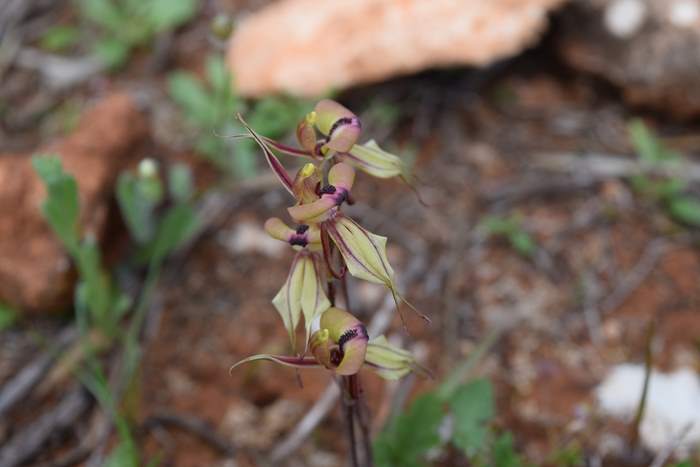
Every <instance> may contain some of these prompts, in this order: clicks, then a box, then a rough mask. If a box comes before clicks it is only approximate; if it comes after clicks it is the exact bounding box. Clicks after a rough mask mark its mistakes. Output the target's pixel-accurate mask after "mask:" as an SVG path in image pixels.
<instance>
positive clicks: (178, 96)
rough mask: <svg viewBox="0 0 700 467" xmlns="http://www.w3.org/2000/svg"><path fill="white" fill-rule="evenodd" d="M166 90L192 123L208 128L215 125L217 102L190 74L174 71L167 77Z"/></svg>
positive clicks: (211, 128) (212, 127)
mask: <svg viewBox="0 0 700 467" xmlns="http://www.w3.org/2000/svg"><path fill="white" fill-rule="evenodd" d="M168 91H169V93H170V96H171V97H172V98H173V100H174V101H175V102H176V103H177V104H178V105H179V106H180V107H181V108H182V110H183V111H184V112H185V117H186V118H187V119H188V120H189V121H190V122H192V123H194V124H196V125H198V126H200V127H204V128H208V130H209V131H211V130H213V129H215V128H216V126H217V123H218V122H217V115H216V114H217V112H216V106H217V103H216V102H215V101H214V99H213V97H212V96H210V95H209V93H207V91H206V89H204V87H203V86H202V85H201V84H200V82H199V81H197V80H196V79H195V78H194V77H193V76H192V75H191V74H189V73H185V72H181V71H179V72H175V73H172V74H171V75H170V76H169V77H168Z"/></svg>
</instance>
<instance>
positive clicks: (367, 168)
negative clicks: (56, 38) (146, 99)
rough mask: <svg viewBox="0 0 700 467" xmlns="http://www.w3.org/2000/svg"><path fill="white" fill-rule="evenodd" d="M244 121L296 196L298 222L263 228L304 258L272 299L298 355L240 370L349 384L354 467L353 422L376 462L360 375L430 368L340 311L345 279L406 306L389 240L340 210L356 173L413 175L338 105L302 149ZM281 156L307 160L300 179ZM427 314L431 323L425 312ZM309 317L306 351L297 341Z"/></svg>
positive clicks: (315, 120)
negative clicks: (276, 368)
mask: <svg viewBox="0 0 700 467" xmlns="http://www.w3.org/2000/svg"><path fill="white" fill-rule="evenodd" d="M241 122H242V124H243V125H244V126H245V128H246V129H247V130H248V132H249V135H250V137H252V138H253V139H255V141H256V142H257V143H258V145H259V146H260V147H261V148H262V150H263V153H264V155H265V158H266V160H267V162H268V164H269V165H270V168H271V169H272V170H273V172H274V173H275V175H276V176H277V178H278V179H279V181H280V182H281V184H282V185H283V186H284V187H285V189H286V190H287V191H288V192H289V193H290V195H291V196H292V197H293V199H294V202H293V204H292V205H291V206H290V207H289V208H288V209H287V211H288V214H289V217H290V218H291V220H292V221H293V222H294V224H291V225H288V224H287V223H285V222H284V221H283V220H281V219H279V218H276V217H275V218H271V219H268V220H267V222H266V223H265V230H266V232H267V233H268V234H269V235H270V236H271V237H273V238H275V239H278V240H281V241H283V242H286V243H288V244H289V245H290V246H291V247H292V248H293V249H294V250H295V251H296V254H295V256H294V259H293V261H292V265H291V268H290V271H289V274H288V275H287V280H286V281H285V283H284V284H283V286H282V288H281V289H280V290H279V292H278V293H277V295H276V296H275V297H274V298H273V300H272V303H273V305H274V306H275V308H276V309H277V311H278V313H279V315H280V317H281V318H282V322H283V323H284V326H285V328H286V330H287V333H288V334H289V339H290V343H291V347H292V352H291V354H290V355H270V354H260V355H254V356H252V357H248V358H246V359H244V360H242V361H241V362H239V363H237V364H236V365H234V366H233V367H232V369H233V368H235V367H236V366H238V365H240V364H243V363H247V362H252V361H256V360H269V361H273V362H276V363H279V364H281V365H285V366H289V367H294V368H322V369H325V370H327V371H329V372H330V373H331V374H332V375H333V376H335V377H337V378H338V380H339V382H340V381H342V383H343V387H344V388H345V394H346V398H344V401H345V402H346V404H345V405H346V415H347V417H348V422H349V433H350V435H351V436H350V439H351V445H352V456H353V457H352V458H353V463H354V465H358V464H357V452H356V448H355V441H354V440H355V437H354V433H355V431H354V430H355V428H354V424H355V420H356V421H357V422H358V423H359V425H360V427H361V429H362V431H361V432H362V434H363V441H364V446H365V449H364V460H365V462H367V463H371V448H370V442H369V431H368V425H367V423H366V420H363V418H364V417H363V416H362V414H361V410H360V409H359V408H358V407H357V406H356V402H357V401H359V398H360V394H361V391H360V385H359V379H358V373H359V372H360V370H361V369H362V368H363V367H366V368H369V369H371V370H374V371H375V372H376V373H377V374H378V375H379V376H381V377H383V378H385V379H390V380H392V379H398V378H400V377H402V376H404V375H406V374H408V373H409V372H412V371H417V372H421V373H424V374H428V372H427V371H426V370H424V369H423V368H422V367H420V366H419V365H418V364H417V363H416V360H415V358H414V357H413V356H412V355H411V354H410V353H409V352H407V351H405V350H402V349H400V348H398V347H395V346H393V345H391V344H389V342H388V341H387V339H386V338H385V337H384V336H378V337H373V338H370V336H369V335H368V332H367V328H366V327H365V325H364V324H363V323H362V322H361V321H360V320H359V319H357V318H356V317H355V316H354V315H353V314H351V313H350V312H349V311H346V310H343V309H341V308H339V307H336V306H335V305H336V290H338V287H339V286H340V287H342V290H343V291H344V293H345V306H346V307H347V306H348V303H349V298H348V296H347V285H346V282H345V281H346V279H347V277H346V276H347V273H350V274H351V275H352V276H354V277H356V278H358V279H361V280H365V281H369V282H373V283H376V284H381V285H383V286H385V287H386V288H387V289H389V291H390V292H391V294H392V296H393V298H394V300H395V302H396V305H397V309H398V305H399V302H401V301H403V302H406V301H405V300H404V299H403V297H402V296H401V295H400V294H399V292H398V290H397V286H396V281H395V277H394V270H393V268H392V267H391V265H390V264H389V260H388V258H387V254H386V242H387V239H386V237H382V236H380V235H376V234H374V233H372V232H369V231H368V230H366V229H365V228H363V227H362V226H360V225H359V224H358V223H357V222H355V221H354V220H353V219H351V218H350V217H348V216H347V215H346V214H344V213H343V212H342V207H343V206H344V205H345V204H352V203H353V196H352V188H353V185H354V182H355V169H359V170H362V171H364V172H366V173H368V174H370V175H373V176H376V177H380V178H389V177H402V178H405V169H404V167H403V164H402V163H401V159H400V158H399V157H397V156H395V155H393V154H390V153H388V152H386V151H383V150H382V149H380V148H379V146H377V144H376V143H374V142H373V141H370V142H369V143H366V144H364V145H360V144H358V139H359V137H360V132H361V124H360V120H359V119H358V118H357V117H356V116H355V115H354V114H353V113H352V112H350V111H349V110H348V109H346V108H345V107H343V106H342V105H340V104H338V103H337V102H333V101H330V100H323V101H321V102H319V103H318V104H317V105H316V107H315V109H314V110H313V111H312V112H310V113H309V114H308V115H307V116H306V117H305V118H304V119H303V120H302V121H301V122H300V123H299V125H298V127H297V132H296V134H297V139H298V141H299V145H300V148H293V147H290V146H286V145H283V144H281V143H278V142H276V141H273V140H271V139H269V138H266V137H264V136H261V135H259V134H257V133H256V132H255V131H254V130H253V129H252V128H250V127H249V126H248V125H247V124H246V123H245V121H243V119H242V118H241ZM275 151H278V152H281V153H285V154H290V155H293V156H296V157H303V158H306V159H307V160H308V161H309V162H308V163H306V164H304V165H303V166H302V167H301V169H299V170H298V172H297V173H296V175H295V176H294V177H292V176H291V175H290V174H289V173H288V172H287V170H286V169H285V168H284V166H283V165H282V164H281V162H280V161H279V159H278V158H277V156H276V154H275ZM406 303H408V302H406ZM409 306H410V307H411V308H412V309H414V311H416V312H417V313H418V311H417V310H415V308H414V307H413V306H412V305H410V304H409ZM419 315H420V316H421V317H423V318H424V319H426V320H428V318H427V317H425V315H422V314H420V313H419ZM302 317H303V320H304V344H303V346H302V345H300V344H298V343H297V330H298V328H299V325H300V323H301V320H302ZM402 320H403V317H402ZM348 401H349V403H347V402H348Z"/></svg>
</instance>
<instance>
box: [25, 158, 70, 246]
mask: <svg viewBox="0 0 700 467" xmlns="http://www.w3.org/2000/svg"><path fill="white" fill-rule="evenodd" d="M32 165H33V166H34V170H35V171H36V172H37V174H39V176H40V177H41V179H42V180H43V181H44V184H45V185H46V191H47V197H46V200H45V201H44V203H43V204H42V212H43V214H44V218H45V219H46V221H47V222H48V223H49V225H50V226H51V228H52V229H53V231H54V232H55V234H56V235H57V236H58V238H59V239H60V240H61V242H63V244H64V245H65V247H66V248H67V249H68V251H69V252H71V254H72V255H75V254H76V252H77V250H78V243H79V236H78V216H79V213H80V206H79V203H78V185H77V183H76V182H75V179H74V178H73V177H72V176H71V175H68V174H67V173H65V172H64V171H63V167H62V166H61V161H60V159H59V158H58V157H56V156H34V157H33V158H32Z"/></svg>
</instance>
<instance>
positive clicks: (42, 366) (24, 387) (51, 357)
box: [0, 326, 78, 419]
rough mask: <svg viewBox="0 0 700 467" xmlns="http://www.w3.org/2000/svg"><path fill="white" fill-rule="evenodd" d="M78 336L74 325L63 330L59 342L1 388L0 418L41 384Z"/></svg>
mask: <svg viewBox="0 0 700 467" xmlns="http://www.w3.org/2000/svg"><path fill="white" fill-rule="evenodd" d="M77 337H78V332H77V330H76V328H75V327H74V326H71V327H68V328H66V329H64V330H63V331H61V333H60V334H59V335H58V338H57V339H56V341H57V343H56V345H55V346H53V347H52V348H50V349H48V350H46V351H45V352H43V353H42V354H41V355H39V356H38V357H36V358H35V359H34V360H32V361H31V362H30V363H29V364H28V365H26V366H25V367H24V368H23V369H22V370H21V371H20V372H19V373H17V375H15V377H14V378H12V379H11V380H9V381H8V382H6V383H5V384H4V385H3V386H2V389H0V419H1V418H2V417H3V416H4V415H5V414H6V413H7V412H8V411H9V410H11V409H12V407H14V406H15V404H17V403H18V402H20V401H23V400H25V398H26V397H27V395H28V394H29V393H30V392H31V391H32V389H34V388H35V387H36V385H37V384H39V383H40V382H41V381H42V380H43V379H44V377H45V376H46V374H47V373H48V371H49V369H50V368H51V367H52V366H53V364H54V362H55V361H56V358H57V356H58V355H59V354H60V353H61V352H62V351H63V349H64V348H66V347H67V346H68V345H69V344H70V343H71V342H73V341H74V340H75V339H77Z"/></svg>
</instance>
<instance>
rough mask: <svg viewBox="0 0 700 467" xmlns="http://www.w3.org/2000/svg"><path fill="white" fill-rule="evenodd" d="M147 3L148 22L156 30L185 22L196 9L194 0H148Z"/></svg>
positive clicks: (170, 27)
mask: <svg viewBox="0 0 700 467" xmlns="http://www.w3.org/2000/svg"><path fill="white" fill-rule="evenodd" d="M147 5H148V7H149V11H148V18H149V22H150V23H151V25H152V26H153V29H154V30H155V31H156V32H160V31H164V30H166V29H172V28H174V27H175V26H179V25H181V24H183V23H185V22H186V21H188V20H189V19H191V18H192V16H193V15H194V13H195V11H196V9H197V2H196V1H195V0H177V1H173V0H149V1H148V2H147Z"/></svg>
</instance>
